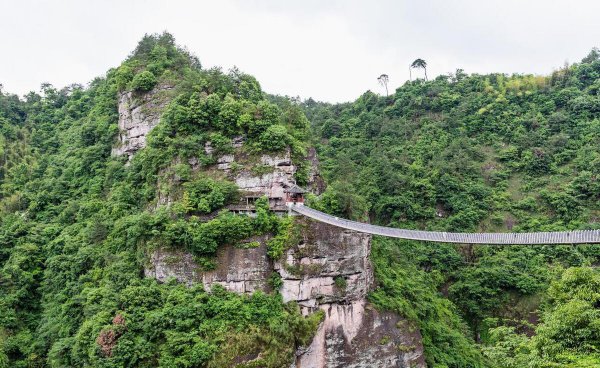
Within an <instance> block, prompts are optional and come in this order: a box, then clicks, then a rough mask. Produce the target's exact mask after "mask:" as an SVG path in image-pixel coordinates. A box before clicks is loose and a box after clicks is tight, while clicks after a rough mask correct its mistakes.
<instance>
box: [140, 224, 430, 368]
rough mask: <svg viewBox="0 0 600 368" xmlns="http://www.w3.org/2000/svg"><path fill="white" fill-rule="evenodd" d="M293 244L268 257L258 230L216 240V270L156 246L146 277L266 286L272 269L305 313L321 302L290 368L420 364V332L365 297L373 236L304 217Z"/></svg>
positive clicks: (248, 288)
mask: <svg viewBox="0 0 600 368" xmlns="http://www.w3.org/2000/svg"><path fill="white" fill-rule="evenodd" d="M296 221H297V225H298V226H299V227H300V229H301V237H302V239H300V241H299V242H298V244H296V245H295V246H293V247H291V248H290V249H288V250H287V251H286V253H285V255H284V257H283V259H282V260H281V261H278V262H275V263H273V262H271V260H270V259H269V257H268V256H267V248H266V242H267V241H268V237H265V236H262V237H257V238H252V239H248V241H258V242H259V243H260V244H261V245H260V246H259V247H257V248H252V249H239V248H235V247H233V246H225V247H221V248H220V249H219V251H218V254H217V260H216V263H217V269H216V270H214V271H210V272H202V271H201V269H200V267H199V266H198V265H197V264H196V263H195V262H194V260H193V257H192V256H191V255H190V254H189V253H186V252H183V251H173V250H156V251H154V252H153V253H152V254H151V255H150V261H149V264H148V265H147V267H146V270H145V274H146V276H147V277H154V278H156V279H158V280H160V281H165V280H166V279H168V278H170V277H174V278H176V279H178V280H179V281H181V282H183V283H186V284H188V285H191V284H193V283H199V282H201V283H202V284H203V285H204V287H205V288H206V289H210V288H211V287H212V286H213V285H215V284H220V285H223V286H224V287H225V288H227V289H228V290H231V291H236V292H240V293H252V292H254V291H258V290H262V291H269V285H268V281H267V280H268V278H269V276H270V275H271V273H272V272H278V273H279V274H280V276H281V279H282V282H283V286H282V288H281V290H280V293H281V294H282V297H283V299H284V301H296V302H298V304H299V305H300V307H301V309H302V312H303V313H304V314H305V315H306V314H309V313H313V312H315V311H317V310H319V309H321V310H323V311H324V312H325V318H324V320H323V322H322V324H321V325H320V326H319V329H318V330H317V333H316V334H315V337H314V339H313V341H312V342H311V344H310V345H309V346H307V347H301V348H299V349H298V351H297V352H296V358H295V361H294V362H293V364H292V366H291V367H292V368H342V367H355V368H358V367H365V368H366V367H382V368H383V367H425V362H424V357H423V346H422V344H421V335H420V333H419V331H418V329H416V328H415V327H414V326H412V325H411V324H410V323H409V322H408V321H406V320H404V319H402V318H401V317H399V316H398V315H396V314H394V313H390V312H379V311H377V310H375V309H374V308H373V306H371V305H370V304H369V303H368V301H367V300H366V296H367V293H368V291H369V290H370V289H371V287H372V285H373V270H372V266H371V261H370V258H369V256H370V251H371V236H370V235H366V234H361V233H357V232H353V231H350V230H343V229H340V228H337V227H334V226H331V225H327V224H323V223H319V222H316V221H313V220H310V219H308V218H305V217H301V218H297V219H296Z"/></svg>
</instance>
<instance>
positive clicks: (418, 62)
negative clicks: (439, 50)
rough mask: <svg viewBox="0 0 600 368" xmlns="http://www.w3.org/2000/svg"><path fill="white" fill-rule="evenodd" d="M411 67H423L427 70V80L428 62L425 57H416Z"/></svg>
mask: <svg viewBox="0 0 600 368" xmlns="http://www.w3.org/2000/svg"><path fill="white" fill-rule="evenodd" d="M410 67H411V68H422V69H423V71H424V72H425V80H427V62H426V61H425V60H423V59H416V60H415V61H413V62H412V64H410Z"/></svg>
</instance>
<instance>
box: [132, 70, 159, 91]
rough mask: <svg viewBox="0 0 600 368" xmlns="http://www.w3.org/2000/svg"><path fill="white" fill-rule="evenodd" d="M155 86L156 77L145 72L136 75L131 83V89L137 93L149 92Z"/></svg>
mask: <svg viewBox="0 0 600 368" xmlns="http://www.w3.org/2000/svg"><path fill="white" fill-rule="evenodd" d="M155 85H156V77H155V76H154V74H152V73H150V72H149V71H147V70H145V71H143V72H141V73H138V74H136V75H135V77H133V80H132V81H131V88H133V89H134V90H136V91H139V92H147V91H150V90H151V89H152V88H154V86H155Z"/></svg>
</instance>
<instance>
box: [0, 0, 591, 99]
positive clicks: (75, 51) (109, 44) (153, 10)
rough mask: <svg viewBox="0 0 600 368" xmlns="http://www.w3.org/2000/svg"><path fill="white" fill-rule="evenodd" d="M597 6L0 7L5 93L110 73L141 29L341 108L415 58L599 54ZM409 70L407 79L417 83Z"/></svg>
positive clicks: (517, 64) (140, 1) (444, 69)
mask: <svg viewBox="0 0 600 368" xmlns="http://www.w3.org/2000/svg"><path fill="white" fill-rule="evenodd" d="M598 14H600V1H598V0H588V1H584V0H569V1H552V0H539V1H538V0H535V1H534V0H530V1H527V0H499V1H495V0H494V1H491V0H431V1H427V0H419V1H417V0H405V1H401V0H397V1H392V0H390V1H387V0H382V1H376V0H371V1H319V0H300V1H298V0H296V1H283V0H281V1H275V0H263V1H260V0H256V1H250V0H247V1H243V0H219V1H217V0H214V1H199V0H193V1H183V0H169V1H166V0H165V1H159V0H135V1H134V0H131V1H127V0H108V1H107V0H102V1H100V0H98V1H90V0H54V1H44V0H37V1H33V0H0V35H1V36H0V83H1V84H3V85H4V90H5V91H7V92H12V93H17V94H19V95H22V94H25V93H26V92H28V91H31V90H36V91H37V90H39V86H40V84H41V83H42V82H49V83H52V84H54V85H55V86H57V87H63V86H65V85H68V84H71V83H82V84H85V83H87V82H89V81H90V80H92V79H93V78H94V77H96V76H101V75H104V73H105V72H106V71H107V70H108V69H109V68H111V67H115V66H118V65H119V64H120V62H121V61H122V60H124V59H125V58H126V57H127V55H128V54H129V52H131V51H132V50H133V49H134V48H135V45H136V44H137V42H138V41H139V39H140V38H141V37H142V36H143V35H144V33H155V32H162V31H163V30H167V31H169V32H171V33H172V34H173V35H174V36H175V38H176V40H177V42H178V43H179V44H181V45H184V46H187V47H188V49H189V50H190V51H192V52H193V53H194V54H196V55H197V56H198V57H199V58H200V61H201V62H202V64H203V66H204V67H211V66H215V65H218V66H222V67H223V68H224V69H225V70H227V69H229V68H230V67H232V66H234V65H236V66H238V67H239V68H240V69H241V70H243V71H245V72H247V73H250V74H252V75H254V76H255V77H256V78H257V79H258V80H259V82H260V83H261V85H262V87H263V89H264V90H265V91H267V92H270V93H278V94H283V95H290V96H301V97H303V98H308V97H313V98H315V99H318V100H323V101H330V102H342V101H350V100H354V99H355V98H357V97H358V96H359V95H360V94H362V93H363V92H364V91H366V90H368V89H371V90H373V91H375V92H378V93H383V90H382V88H381V87H380V86H379V85H378V84H377V77H378V76H379V75H380V74H382V73H387V74H388V75H389V77H390V86H391V90H393V89H394V88H396V87H398V86H400V85H401V84H403V83H404V82H405V81H406V80H407V79H408V77H409V72H408V69H409V68H408V66H409V64H410V63H411V62H412V61H413V60H414V59H415V58H422V59H425V60H426V61H427V63H428V75H429V76H430V77H433V76H436V75H439V74H447V73H449V72H453V71H455V70H456V69H457V68H462V69H464V70H465V71H466V72H467V73H488V72H504V73H515V72H516V73H534V74H548V73H550V72H551V71H552V70H553V69H555V68H557V67H560V66H561V65H563V64H564V62H565V61H569V62H577V61H579V60H581V58H583V57H584V56H585V55H586V54H587V53H588V52H589V50H590V49H591V48H592V47H594V46H600V22H599V20H598V19H599V18H598ZM420 73H421V72H419V71H413V76H421V75H422V74H420Z"/></svg>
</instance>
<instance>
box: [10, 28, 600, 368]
mask: <svg viewBox="0 0 600 368" xmlns="http://www.w3.org/2000/svg"><path fill="white" fill-rule="evenodd" d="M161 85H162V86H164V85H169V86H173V87H174V88H173V89H172V91H171V92H170V93H171V94H172V96H171V98H172V102H171V103H170V104H169V106H168V107H167V109H166V110H165V112H164V114H163V117H162V120H161V123H160V124H159V125H158V126H157V127H156V128H155V129H154V130H153V131H152V133H151V134H150V136H149V139H148V145H147V147H146V148H145V149H144V150H142V151H140V152H138V153H137V154H136V155H135V156H134V157H133V159H132V161H131V162H130V164H129V165H126V159H125V158H115V157H111V155H110V152H111V148H112V147H113V145H114V144H115V139H116V135H117V133H118V132H117V130H118V128H117V120H118V113H117V99H118V94H119V93H120V92H122V91H134V93H137V94H143V93H145V92H146V91H149V90H152V89H154V88H156V86H161ZM599 90H600V60H599V58H598V54H597V53H594V52H592V53H591V54H590V55H589V56H588V57H586V58H585V59H584V60H582V62H581V63H578V64H574V65H572V66H566V67H564V68H562V69H560V70H557V71H556V72H554V73H553V74H552V75H550V76H547V77H542V76H530V75H513V76H507V75H502V74H491V75H467V74H465V73H464V72H463V71H461V70H459V71H457V72H456V73H455V74H453V75H451V76H440V77H438V78H436V79H434V80H432V81H423V80H417V81H413V82H407V83H406V84H404V85H403V86H401V87H399V88H398V89H397V90H396V91H395V93H393V94H391V95H390V96H387V97H382V96H378V95H375V94H373V93H371V92H367V93H365V94H364V95H363V96H361V97H360V98H358V99H357V100H356V101H355V102H353V103H346V104H336V105H330V104H324V103H318V102H315V101H312V100H308V101H305V102H303V103H299V102H298V101H293V100H290V99H288V98H284V97H280V96H269V95H267V94H265V93H264V92H263V91H262V90H261V88H260V85H259V83H258V81H256V79H255V78H253V77H252V76H250V75H247V74H244V73H242V72H240V71H239V70H237V69H233V70H231V71H230V72H228V73H224V72H222V71H221V70H220V69H218V68H212V69H203V68H202V66H201V63H200V62H199V60H198V59H197V58H196V57H194V56H193V55H191V54H190V53H189V52H187V51H186V50H185V49H182V48H180V47H178V46H177V45H176V44H175V41H174V39H173V37H172V36H171V35H169V34H166V33H165V34H162V35H150V36H146V37H144V38H143V39H142V41H141V42H140V43H139V45H138V47H137V48H136V50H135V51H134V52H133V53H132V54H131V55H130V56H129V57H128V59H127V60H125V61H124V62H123V63H122V64H121V65H120V66H119V67H118V68H114V69H111V70H110V71H109V72H108V73H107V75H106V76H105V77H102V78H97V79H95V80H94V81H92V82H91V83H90V85H89V86H88V87H86V88H84V87H82V86H78V85H73V86H70V87H67V88H64V89H61V90H57V89H55V88H54V87H52V86H51V85H43V86H42V91H41V93H40V94H37V93H33V92H32V93H29V94H28V95H26V96H25V97H24V98H23V99H19V98H18V97H16V96H14V95H11V94H8V93H4V92H2V93H0V288H1V291H2V292H1V293H0V367H30V366H34V367H42V366H49V367H65V366H94V367H122V366H169V367H197V366H202V367H223V366H230V365H231V361H232V359H233V358H234V357H235V356H236V354H241V353H242V352H246V353H248V354H250V353H253V352H257V351H258V352H261V355H260V356H261V361H259V362H258V363H257V364H259V365H261V366H265V367H282V366H287V365H288V364H289V362H290V360H291V359H292V357H293V354H294V352H295V348H296V346H298V345H301V344H306V343H307V342H308V341H309V340H310V338H311V336H312V334H313V332H314V331H315V329H316V326H317V324H318V322H319V320H320V318H321V316H320V315H319V314H315V315H314V316H312V317H311V318H308V319H305V318H304V317H302V316H301V315H300V313H299V311H298V308H297V306H295V305H294V304H293V303H292V304H287V305H286V304H284V303H283V302H282V300H281V298H280V297H279V296H278V295H277V293H273V294H272V295H268V294H263V293H256V294H254V295H252V296H243V295H237V294H233V293H229V292H226V291H225V290H220V289H218V288H217V289H216V290H213V292H212V293H206V292H205V291H204V290H202V289H201V287H198V286H197V287H193V288H187V287H184V286H182V285H180V284H177V283H176V282H170V283H164V284H160V283H157V282H156V281H155V280H153V279H147V278H144V277H143V273H142V269H143V265H144V262H145V260H146V259H145V257H146V254H147V253H148V252H149V251H150V250H152V249H154V248H155V247H158V246H170V247H174V248H183V249H186V250H188V251H189V252H192V254H194V256H195V257H196V260H197V261H198V262H199V264H201V265H202V267H205V268H206V269H210V268H212V267H214V266H215V264H214V262H215V260H214V255H215V252H216V250H217V249H218V248H219V247H220V246H222V245H224V244H236V243H237V242H239V241H240V240H242V239H244V238H247V237H249V236H252V235H257V234H265V233H271V234H273V235H274V238H273V239H274V240H273V241H272V242H271V243H269V254H270V256H271V257H273V258H278V257H280V256H281V255H282V254H283V250H284V249H285V247H286V246H288V243H289V242H290V241H291V240H290V239H289V233H290V231H289V230H290V227H292V226H293V223H291V222H290V221H289V220H288V219H279V218H277V217H275V216H273V215H272V214H270V213H269V212H268V210H267V205H266V203H264V201H263V202H262V203H261V202H260V201H259V203H258V216H257V217H256V218H247V217H241V216H234V215H231V214H229V213H226V212H222V213H220V214H218V215H217V216H216V217H215V218H213V219H212V220H203V217H202V215H203V214H206V213H218V212H219V210H220V209H222V208H223V207H224V206H226V205H227V204H229V203H233V202H234V201H235V200H236V199H237V196H238V193H237V188H236V187H235V185H234V184H233V183H231V182H229V181H227V180H226V179H225V178H222V177H219V176H218V175H215V174H214V173H213V172H212V171H211V170H210V167H211V165H213V164H214V163H215V162H214V158H213V157H212V156H210V155H206V154H205V153H204V150H203V149H199V147H202V148H203V147H204V143H205V142H207V141H211V142H213V143H214V146H215V149H216V151H217V153H228V152H231V150H232V146H231V143H230V142H231V138H232V137H234V136H237V135H244V136H246V137H247V141H246V143H245V144H244V148H243V149H244V150H246V153H247V154H248V155H249V156H252V155H258V154H261V153H264V152H277V151H281V150H282V149H285V148H286V147H290V148H291V151H292V156H293V159H294V162H295V163H297V164H299V166H300V167H299V171H298V174H297V178H296V179H297V180H298V182H299V183H306V180H307V178H308V171H307V167H306V166H305V164H303V162H304V160H303V157H304V156H305V155H306V150H307V148H308V147H309V146H314V147H316V149H317V151H318V153H319V158H320V160H321V175H322V176H323V177H324V178H325V181H326V182H327V184H328V187H327V190H326V191H325V192H324V193H323V194H322V195H320V196H318V197H312V198H310V204H311V205H312V206H314V207H315V208H318V209H322V210H325V211H327V212H329V213H332V214H336V215H339V216H347V217H349V218H353V219H363V220H366V219H368V220H370V221H371V222H373V223H378V224H383V225H391V226H402V227H407V228H417V229H436V230H452V231H507V230H512V231H525V230H527V231H550V230H563V229H586V228H594V229H596V228H599V226H598V220H597V219H598V215H599V208H598V204H597V203H598V199H599V196H600V185H599V184H598V178H597V175H598V174H599V172H600V170H599V169H600V166H599V165H600V144H599V143H600V139H599V138H600V95H599V94H600V92H599ZM190 157H196V158H198V161H199V162H200V165H201V170H200V171H199V172H193V171H192V170H190V169H189V167H186V165H185V164H184V165H182V164H181V162H187V159H188V158H190ZM175 177H177V178H178V179H177V180H174V178H175ZM160 193H168V194H169V195H172V197H173V199H174V200H175V202H174V205H173V206H170V207H159V208H158V209H157V210H153V208H155V207H156V203H157V199H158V197H159V194H160ZM599 257H600V249H599V248H598V246H593V245H582V246H577V247H573V246H534V247H514V246H509V247H485V246H479V247H468V246H453V245H447V244H446V245H443V244H427V243H418V242H410V241H399V240H390V239H379V238H375V239H374V241H373V254H372V258H373V263H374V266H375V271H376V277H377V280H378V287H377V288H376V290H374V291H373V292H372V293H371V295H370V299H371V301H372V302H373V303H374V304H375V305H376V306H378V307H379V308H385V309H390V310H394V311H396V312H398V313H400V314H401V315H403V316H405V317H407V318H409V319H411V320H412V321H414V322H415V323H416V324H417V326H418V327H419V329H420V331H421V334H422V335H423V344H424V346H425V354H426V359H427V362H428V364H429V365H430V366H432V367H523V366H530V367H558V366H561V367H562V366H572V367H593V366H597V365H598V364H600V356H599V353H598V349H599V347H600V322H599V321H600V318H599V316H598V313H599V312H600V302H599V299H598V292H597V290H599V287H598V286H599V285H598V282H599V281H598V280H599V275H598V271H597V269H596V268H595V266H596V265H598V263H599V262H598V261H599Z"/></svg>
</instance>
